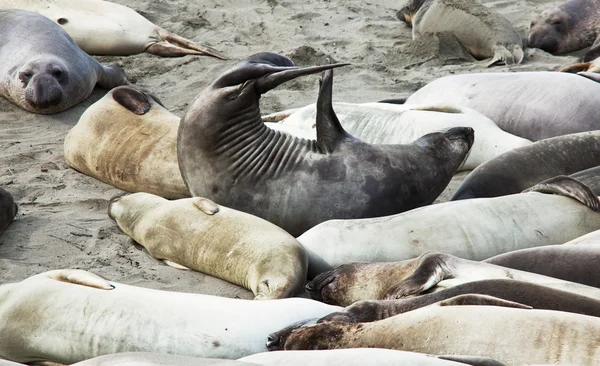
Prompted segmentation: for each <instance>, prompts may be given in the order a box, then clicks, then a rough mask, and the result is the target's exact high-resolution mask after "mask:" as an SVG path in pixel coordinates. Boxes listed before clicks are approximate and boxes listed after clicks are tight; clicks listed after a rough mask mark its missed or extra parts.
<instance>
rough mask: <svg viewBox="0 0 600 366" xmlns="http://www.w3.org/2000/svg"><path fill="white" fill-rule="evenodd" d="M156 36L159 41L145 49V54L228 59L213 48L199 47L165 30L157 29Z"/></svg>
mask: <svg viewBox="0 0 600 366" xmlns="http://www.w3.org/2000/svg"><path fill="white" fill-rule="evenodd" d="M156 35H157V37H156V38H158V39H160V41H157V42H156V43H153V44H151V45H150V47H148V48H147V49H146V52H148V53H150V54H152V55H157V56H163V57H182V56H186V55H196V56H210V57H215V58H218V59H221V60H228V59H229V58H228V57H227V56H225V55H224V54H222V53H221V52H219V51H217V50H215V49H214V48H211V47H207V46H201V45H199V44H197V43H194V42H192V41H190V40H189V39H186V38H183V37H181V36H178V35H177V34H175V33H171V32H169V31H168V30H166V29H163V28H158V29H157V30H156Z"/></svg>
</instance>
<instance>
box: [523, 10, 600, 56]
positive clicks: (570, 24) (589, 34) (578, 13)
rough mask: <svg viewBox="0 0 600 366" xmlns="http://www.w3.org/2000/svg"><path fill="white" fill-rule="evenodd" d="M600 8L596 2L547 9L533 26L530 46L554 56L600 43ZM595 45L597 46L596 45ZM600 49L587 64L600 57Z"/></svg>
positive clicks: (588, 54) (529, 38) (535, 20)
mask: <svg viewBox="0 0 600 366" xmlns="http://www.w3.org/2000/svg"><path fill="white" fill-rule="evenodd" d="M599 19H600V6H599V4H598V2H597V1H595V0H568V1H567V2H565V3H563V4H560V5H558V6H556V7H553V8H550V9H545V10H544V11H542V12H541V13H540V14H539V15H538V16H537V17H536V18H535V19H534V20H533V21H532V22H531V28H530V30H529V34H528V35H527V45H528V46H529V47H532V48H541V49H542V50H544V51H546V52H550V53H553V54H562V53H568V52H572V51H577V50H580V49H582V48H585V47H589V46H591V45H592V44H593V43H598V35H599V34H600V33H599V30H600V20H599ZM594 41H595V42H594ZM599 50H600V46H598V47H592V48H591V49H590V50H589V52H588V53H587V54H586V55H585V56H584V60H585V61H589V60H592V59H594V58H596V57H598V56H600V54H598V51H599Z"/></svg>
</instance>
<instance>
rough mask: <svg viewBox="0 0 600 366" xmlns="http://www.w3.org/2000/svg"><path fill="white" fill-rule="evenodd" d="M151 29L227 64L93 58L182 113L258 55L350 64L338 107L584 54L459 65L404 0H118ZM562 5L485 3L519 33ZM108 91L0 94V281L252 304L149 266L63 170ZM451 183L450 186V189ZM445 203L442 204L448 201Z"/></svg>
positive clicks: (297, 83)
mask: <svg viewBox="0 0 600 366" xmlns="http://www.w3.org/2000/svg"><path fill="white" fill-rule="evenodd" d="M115 2H117V3H120V4H123V5H127V6H130V7H131V8H133V9H135V10H137V11H138V12H140V13H141V14H142V15H144V16H146V17H147V18H148V19H150V20H151V21H153V22H154V23H156V24H158V25H161V26H163V27H164V28H166V29H168V30H171V31H173V32H176V33H178V34H180V35H182V36H184V37H187V38H190V39H193V40H195V41H197V42H199V43H204V44H207V45H210V46H212V47H215V48H217V49H218V50H220V51H223V52H225V53H227V54H228V55H229V56H230V57H231V58H232V60H231V61H225V62H222V61H218V60H216V59H211V58H203V57H190V56H188V57H184V58H176V59H167V58H160V57H156V56H152V55H148V54H142V55H137V56H130V57H98V59H99V60H100V61H101V62H104V63H115V62H117V63H119V64H121V65H122V66H123V67H124V69H125V71H126V73H127V74H128V77H129V79H130V80H131V81H132V82H135V83H137V84H138V85H140V86H142V87H145V88H147V89H149V90H150V91H152V92H154V93H155V94H156V95H157V96H158V97H160V99H161V100H162V102H163V103H164V104H165V106H166V107H167V108H168V109H170V110H171V111H172V112H173V113H175V114H177V115H180V116H181V115H183V113H184V111H185V109H186V107H187V105H188V103H190V101H191V100H192V99H193V98H194V97H195V96H196V95H197V94H198V93H199V92H200V91H201V90H202V89H203V88H204V87H205V86H207V85H208V84H209V83H210V82H212V81H213V80H214V78H215V77H216V76H217V75H218V74H220V73H221V72H223V71H224V70H226V69H228V68H230V67H231V66H233V65H234V64H235V63H236V61H237V60H239V59H240V58H243V57H245V56H248V55H250V54H252V53H256V52H260V51H272V52H278V53H282V54H284V55H286V56H289V57H290V58H292V59H293V60H294V61H295V62H296V64H298V65H312V64H319V63H323V62H324V60H325V58H326V57H331V58H332V59H333V60H335V61H339V62H350V63H352V66H349V67H345V68H343V69H338V70H336V71H335V78H334V80H335V84H334V100H335V101H344V102H368V101H375V100H379V99H384V98H392V97H398V96H401V95H406V94H410V93H411V92H414V91H415V90H417V89H418V88H420V87H421V86H423V85H425V84H426V83H427V82H430V81H432V80H434V79H436V78H439V77H441V76H444V75H449V74H455V73H456V74H458V73H470V72H486V71H534V70H554V69H556V68H557V67H558V66H561V65H566V64H569V63H572V62H574V61H576V59H577V58H576V56H579V55H580V54H581V52H579V53H577V54H575V55H570V56H566V57H554V56H552V55H549V54H547V53H545V52H543V51H540V50H527V51H526V57H525V60H524V62H523V64H522V65H519V66H515V67H510V68H509V67H506V66H496V67H493V68H490V69H488V68H486V67H485V61H479V62H472V61H464V60H461V57H462V58H464V55H461V54H460V53H457V54H454V53H453V52H451V51H449V50H448V48H447V47H439V44H438V43H437V42H435V41H430V42H421V43H419V44H411V30H410V29H409V28H408V27H406V26H405V25H404V24H403V23H400V22H399V21H398V20H397V19H396V16H395V13H396V11H397V10H398V9H399V8H401V7H402V6H403V5H404V3H403V2H402V1H383V0H372V1H364V0H343V1H328V0H306V1H281V0H266V1H258V0H202V1H201V0H194V1H191V0H174V1H166V0H116V1H115ZM558 3H559V1H551V2H550V1H543V0H534V1H516V0H513V1H504V0H501V1H485V2H484V5H487V6H490V7H492V8H493V9H495V10H497V11H499V12H500V13H502V14H504V15H505V16H506V17H507V18H508V19H509V20H510V21H511V22H512V23H513V24H514V25H515V26H516V27H517V29H518V30H519V31H520V32H521V33H522V34H525V32H526V29H527V27H528V25H529V22H530V21H531V19H532V18H533V17H534V15H535V14H537V13H538V12H540V11H541V10H542V9H543V8H545V7H548V6H549V5H553V4H558ZM317 79H318V77H316V76H311V77H305V78H302V79H298V80H294V81H292V82H289V83H286V84H284V85H282V86H280V87H279V88H277V89H276V90H274V91H271V92H269V93H268V94H267V95H265V96H264V97H263V98H262V102H261V106H262V111H263V113H270V112H275V111H278V110H281V109H287V108H293V107H300V106H303V105H306V104H309V103H313V102H314V101H315V100H316V96H317V89H318V82H317ZM104 93H106V90H101V89H96V90H95V91H94V93H93V94H92V96H91V97H90V98H89V99H88V100H86V101H85V102H83V103H81V104H79V105H78V106H76V107H75V108H72V109H71V110H68V111H66V112H63V113H60V114H56V115H52V116H41V115H34V114H30V113H28V112H26V111H24V110H21V109H19V108H18V107H16V106H14V105H12V104H11V103H9V102H8V101H6V100H4V99H0V111H1V114H0V120H1V122H0V129H1V133H0V136H1V137H0V141H1V149H0V159H1V162H0V167H1V168H0V186H2V187H4V188H5V189H7V190H8V191H9V192H11V193H12V194H13V196H14V198H15V200H16V202H17V203H18V204H19V207H20V213H19V218H18V220H17V221H15V222H14V223H13V224H12V225H11V226H10V227H9V229H8V230H7V231H6V232H4V233H3V234H2V235H1V236H0V283H5V282H15V281H20V280H22V279H25V278H27V277H29V276H31V275H34V274H36V273H39V272H43V271H47V270H51V269H57V268H81V269H85V270H90V271H92V272H94V273H96V274H98V275H100V276H103V277H105V278H107V279H109V280H113V281H117V282H123V283H128V284H133V285H139V286H145V287H151V288H158V289H168V290H178V291H187V292H199V293H206V294H216V295H222V296H229V297H235V296H238V297H241V298H252V294H251V293H250V292H249V291H246V290H244V289H241V288H239V287H237V286H234V285H231V284H228V283H226V282H224V281H221V280H217V279H214V278H211V277H209V276H205V275H202V274H200V273H195V272H192V271H180V270H175V269H172V268H170V267H167V266H165V265H163V264H162V263H161V262H159V261H156V260H154V259H152V258H151V257H150V256H149V255H148V254H147V253H146V252H145V251H143V250H141V249H139V247H137V246H134V245H133V243H132V241H131V240H130V239H129V238H128V237H127V236H125V235H124V234H123V233H121V232H120V230H119V229H118V227H117V226H116V224H115V223H114V222H113V221H111V220H110V219H109V218H108V215H107V214H106V209H107V205H108V200H109V199H110V198H111V197H112V196H114V195H115V194H118V193H119V192H120V190H118V189H116V188H113V187H111V186H108V185H106V184H104V183H101V182H99V181H96V180H95V179H93V178H89V177H87V176H84V175H82V174H80V173H78V172H76V171H74V170H72V169H70V168H68V166H67V165H66V163H65V162H64V158H63V141H64V137H65V135H66V134H67V132H68V131H69V130H70V129H71V128H72V127H73V126H74V125H75V124H76V123H77V121H78V119H79V117H80V116H81V114H82V113H83V112H84V111H85V109H86V108H87V107H89V106H90V105H91V104H92V103H94V102H95V101H97V100H98V99H99V98H101V97H102V95H104ZM455 188H456V182H453V184H452V185H451V186H450V187H449V189H448V190H447V192H446V195H445V197H447V196H448V191H451V190H453V189H455ZM443 199H444V198H442V200H443Z"/></svg>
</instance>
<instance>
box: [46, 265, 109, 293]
mask: <svg viewBox="0 0 600 366" xmlns="http://www.w3.org/2000/svg"><path fill="white" fill-rule="evenodd" d="M48 277H50V278H51V279H53V280H56V281H61V282H67V283H73V284H76V285H82V286H89V287H94V288H98V289H101V290H112V289H114V288H115V286H113V285H111V284H110V283H109V282H108V281H107V280H105V279H104V278H102V277H100V276H97V275H95V274H93V273H91V272H87V271H83V270H80V269H61V270H57V271H52V272H50V273H48Z"/></svg>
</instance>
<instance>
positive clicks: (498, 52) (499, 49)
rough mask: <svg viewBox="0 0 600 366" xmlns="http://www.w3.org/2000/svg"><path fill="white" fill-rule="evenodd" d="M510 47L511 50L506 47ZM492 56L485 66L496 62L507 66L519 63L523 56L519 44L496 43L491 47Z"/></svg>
mask: <svg viewBox="0 0 600 366" xmlns="http://www.w3.org/2000/svg"><path fill="white" fill-rule="evenodd" d="M508 47H510V48H512V52H511V51H510V50H509V49H508ZM492 50H493V51H494V56H493V57H492V59H491V60H490V62H488V64H487V65H486V66H487V67H490V66H493V65H494V64H496V63H497V62H502V63H503V64H505V65H507V66H511V65H515V64H520V63H521V62H522V61H523V57H524V56H525V54H524V52H523V49H522V48H521V47H520V46H519V45H509V46H502V45H496V46H494V47H493V48H492Z"/></svg>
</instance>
